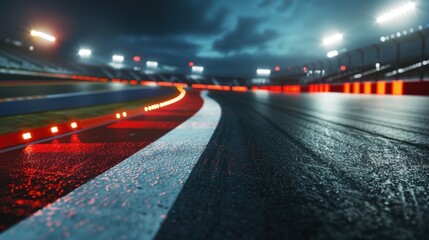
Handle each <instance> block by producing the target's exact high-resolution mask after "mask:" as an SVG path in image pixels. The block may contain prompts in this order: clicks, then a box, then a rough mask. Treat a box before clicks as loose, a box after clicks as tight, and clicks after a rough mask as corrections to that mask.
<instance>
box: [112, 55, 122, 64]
mask: <svg viewBox="0 0 429 240" xmlns="http://www.w3.org/2000/svg"><path fill="white" fill-rule="evenodd" d="M124 59H125V58H124V56H122V55H113V56H112V61H113V62H116V63H122V62H123V61H124Z"/></svg>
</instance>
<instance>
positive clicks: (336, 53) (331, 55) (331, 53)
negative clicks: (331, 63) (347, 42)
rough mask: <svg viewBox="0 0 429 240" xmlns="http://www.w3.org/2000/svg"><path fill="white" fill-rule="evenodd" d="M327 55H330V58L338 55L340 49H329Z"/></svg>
mask: <svg viewBox="0 0 429 240" xmlns="http://www.w3.org/2000/svg"><path fill="white" fill-rule="evenodd" d="M326 56H328V58H333V57H336V56H338V51H337V50H333V51H329V52H328V53H327V54H326Z"/></svg>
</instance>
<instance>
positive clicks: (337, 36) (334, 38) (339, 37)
mask: <svg viewBox="0 0 429 240" xmlns="http://www.w3.org/2000/svg"><path fill="white" fill-rule="evenodd" d="M342 39H343V34H340V33H337V34H335V35H332V36H330V37H328V38H325V39H324V40H323V45H329V44H333V43H336V42H339V41H341V40H342Z"/></svg>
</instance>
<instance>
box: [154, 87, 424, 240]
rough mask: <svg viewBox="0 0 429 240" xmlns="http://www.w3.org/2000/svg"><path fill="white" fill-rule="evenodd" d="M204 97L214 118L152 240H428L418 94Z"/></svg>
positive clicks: (422, 129) (420, 113)
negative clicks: (216, 107)
mask: <svg viewBox="0 0 429 240" xmlns="http://www.w3.org/2000/svg"><path fill="white" fill-rule="evenodd" d="M210 96H211V97H213V98H214V99H215V100H217V101H218V102H219V104H220V105H221V107H222V117H221V120H220V122H219V125H218V128H217V129H216V131H215V133H214V135H213V137H212V139H211V141H210V143H209V144H208V146H207V148H206V149H205V151H204V153H203V155H202V156H201V158H200V159H199V161H198V162H197V164H196V166H195V167H194V169H193V171H192V172H191V174H190V177H189V178H188V180H187V182H186V183H185V185H184V188H183V190H182V192H181V193H180V194H179V197H178V198H177V200H176V202H175V204H174V205H173V207H172V209H171V211H170V212H169V214H168V216H167V218H166V221H165V222H164V223H163V225H162V227H161V229H160V231H159V232H158V234H157V237H156V238H157V239H429V237H428V236H429V194H428V193H429V184H428V183H429V125H428V123H429V98H424V97H405V96H399V97H398V96H369V95H368V96H365V95H344V94H318V95H311V94H303V95H299V96H286V95H281V94H268V93H243V94H231V93H221V92H217V93H214V92H212V93H211V94H210Z"/></svg>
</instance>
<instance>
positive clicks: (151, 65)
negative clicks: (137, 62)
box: [146, 61, 158, 68]
mask: <svg viewBox="0 0 429 240" xmlns="http://www.w3.org/2000/svg"><path fill="white" fill-rule="evenodd" d="M146 67H147V68H157V67H158V62H155V61H147V62H146Z"/></svg>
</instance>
